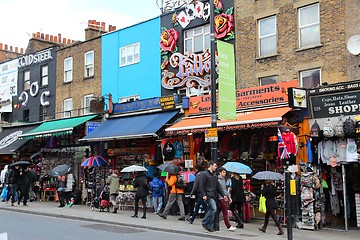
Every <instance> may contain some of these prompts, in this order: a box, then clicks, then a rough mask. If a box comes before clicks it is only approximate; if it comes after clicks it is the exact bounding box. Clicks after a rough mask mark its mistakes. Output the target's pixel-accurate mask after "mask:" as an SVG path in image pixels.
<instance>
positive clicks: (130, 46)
mask: <svg viewBox="0 0 360 240" xmlns="http://www.w3.org/2000/svg"><path fill="white" fill-rule="evenodd" d="M131 49H132V54H129V51H131ZM140 50H141V48H140V42H136V43H133V44H128V45H126V46H123V47H120V48H119V67H125V66H128V65H132V64H136V63H139V62H140ZM122 51H125V52H126V56H125V61H124V63H123V61H122V60H121V59H122V58H123V54H122ZM136 56H137V57H136ZM129 57H132V61H129V60H128V58H129Z"/></svg>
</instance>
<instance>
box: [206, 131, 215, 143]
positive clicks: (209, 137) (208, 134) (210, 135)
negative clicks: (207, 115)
mask: <svg viewBox="0 0 360 240" xmlns="http://www.w3.org/2000/svg"><path fill="white" fill-rule="evenodd" d="M217 141H218V133H217V129H216V128H208V129H206V130H205V142H217Z"/></svg>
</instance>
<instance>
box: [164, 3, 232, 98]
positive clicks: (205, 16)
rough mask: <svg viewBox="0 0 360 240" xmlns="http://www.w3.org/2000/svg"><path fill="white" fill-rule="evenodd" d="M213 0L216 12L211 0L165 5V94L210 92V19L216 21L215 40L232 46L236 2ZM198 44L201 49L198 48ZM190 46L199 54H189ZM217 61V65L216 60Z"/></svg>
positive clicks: (191, 52)
mask: <svg viewBox="0 0 360 240" xmlns="http://www.w3.org/2000/svg"><path fill="white" fill-rule="evenodd" d="M210 1H214V12H213V13H211V12H210V2H209V1H194V0H192V1H190V0H183V1H181V0H178V1H176V0H173V1H171V0H168V1H165V2H164V4H163V14H162V16H161V35H160V53H161V66H160V68H161V71H162V73H161V74H162V79H161V85H162V95H167V94H171V93H174V92H176V91H177V90H179V89H185V90H186V95H190V94H192V95H193V94H197V93H199V94H201V93H204V92H203V91H209V90H210V68H211V64H210V49H209V48H210V30H209V29H210V28H209V24H210V17H213V18H214V36H215V38H216V39H221V40H222V41H227V42H230V43H233V42H234V39H235V33H234V27H235V26H234V22H235V21H234V14H233V11H234V1H233V0H210ZM199 43H200V45H201V44H202V45H201V48H200V49H201V50H199V47H198V46H197V47H195V45H196V44H199ZM189 46H190V47H189ZM191 47H192V49H196V51H194V50H193V51H190V50H189V49H191ZM215 62H216V65H217V57H216V61H215ZM217 70H218V69H217V66H215V71H216V72H217Z"/></svg>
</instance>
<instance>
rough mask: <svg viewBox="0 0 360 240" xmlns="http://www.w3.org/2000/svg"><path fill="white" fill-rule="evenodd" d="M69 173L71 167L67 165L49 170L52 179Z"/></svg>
mask: <svg viewBox="0 0 360 240" xmlns="http://www.w3.org/2000/svg"><path fill="white" fill-rule="evenodd" d="M70 171H71V167H70V166H69V165H66V164H62V165H59V166H57V167H54V168H53V169H51V171H50V175H51V176H53V177H55V176H62V175H66V174H68V173H69V172H70Z"/></svg>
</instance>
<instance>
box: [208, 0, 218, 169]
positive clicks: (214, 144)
mask: <svg viewBox="0 0 360 240" xmlns="http://www.w3.org/2000/svg"><path fill="white" fill-rule="evenodd" d="M209 3H210V65H211V67H210V84H211V85H210V91H211V95H210V96H211V128H215V129H217V122H216V120H217V107H216V78H215V36H214V25H215V24H214V0H210V1H209ZM217 159H218V145H217V142H211V160H212V161H214V162H216V163H217Z"/></svg>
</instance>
